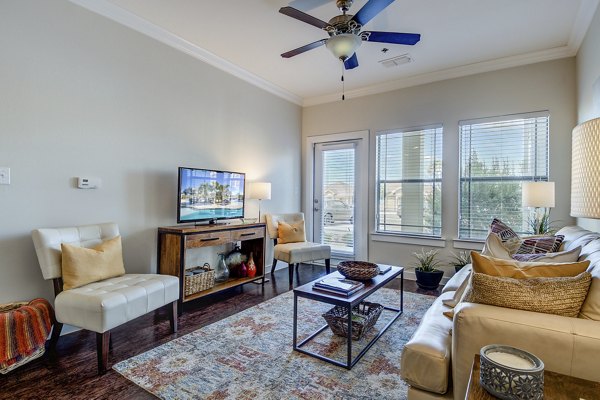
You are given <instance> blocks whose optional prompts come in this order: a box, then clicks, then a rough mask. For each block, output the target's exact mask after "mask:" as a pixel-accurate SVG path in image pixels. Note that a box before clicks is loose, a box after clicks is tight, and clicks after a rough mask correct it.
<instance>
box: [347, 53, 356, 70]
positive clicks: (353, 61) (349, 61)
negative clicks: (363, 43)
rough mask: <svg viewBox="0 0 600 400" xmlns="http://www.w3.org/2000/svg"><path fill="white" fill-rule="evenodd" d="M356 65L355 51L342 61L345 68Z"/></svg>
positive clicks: (351, 67) (352, 67)
mask: <svg viewBox="0 0 600 400" xmlns="http://www.w3.org/2000/svg"><path fill="white" fill-rule="evenodd" d="M356 67H358V58H356V53H354V54H352V57H350V58H348V59H347V60H346V61H344V68H346V69H354V68H356Z"/></svg>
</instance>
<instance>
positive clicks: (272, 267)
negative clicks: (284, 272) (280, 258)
mask: <svg viewBox="0 0 600 400" xmlns="http://www.w3.org/2000/svg"><path fill="white" fill-rule="evenodd" d="M276 265H277V259H276V258H274V259H273V264H271V275H273V273H274V272H275V266H276Z"/></svg>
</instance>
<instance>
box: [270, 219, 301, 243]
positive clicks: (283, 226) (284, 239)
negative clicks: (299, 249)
mask: <svg viewBox="0 0 600 400" xmlns="http://www.w3.org/2000/svg"><path fill="white" fill-rule="evenodd" d="M277 229H278V232H279V238H278V239H277V243H281V244H283V243H296V242H306V234H305V233H304V220H302V221H297V222H292V223H291V224H288V223H287V222H282V221H279V225H278V227H277Z"/></svg>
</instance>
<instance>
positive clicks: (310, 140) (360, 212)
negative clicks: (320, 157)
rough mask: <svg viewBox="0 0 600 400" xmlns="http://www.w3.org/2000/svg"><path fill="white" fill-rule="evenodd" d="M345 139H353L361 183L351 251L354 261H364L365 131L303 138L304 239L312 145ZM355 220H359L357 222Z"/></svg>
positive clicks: (309, 230) (310, 199)
mask: <svg viewBox="0 0 600 400" xmlns="http://www.w3.org/2000/svg"><path fill="white" fill-rule="evenodd" d="M346 140H357V141H358V143H357V145H356V165H357V168H356V169H357V171H356V179H357V180H358V182H359V185H361V189H360V190H357V193H356V199H355V202H356V203H355V215H356V221H355V224H354V246H355V248H354V251H355V254H356V259H357V260H364V261H367V260H368V259H369V254H368V249H369V246H368V237H369V235H368V232H369V167H370V163H369V143H370V141H369V131H368V130H365V131H355V132H346V133H333V134H329V135H317V136H309V137H307V138H306V143H305V148H304V154H305V155H306V157H305V158H304V160H305V161H304V176H305V177H306V179H305V180H304V202H303V203H304V208H303V211H304V215H305V222H306V229H305V231H306V233H307V235H308V236H309V237H307V239H308V240H313V231H314V229H313V219H312V217H311V216H312V213H313V212H312V209H313V198H314V175H313V166H314V163H315V153H314V146H315V145H316V144H317V143H331V142H341V141H346ZM357 222H359V223H357Z"/></svg>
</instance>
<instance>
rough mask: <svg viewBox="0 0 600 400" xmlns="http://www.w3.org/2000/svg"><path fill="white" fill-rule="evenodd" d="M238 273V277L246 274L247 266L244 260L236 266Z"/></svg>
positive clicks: (243, 276)
mask: <svg viewBox="0 0 600 400" xmlns="http://www.w3.org/2000/svg"><path fill="white" fill-rule="evenodd" d="M238 275H239V277H240V278H245V277H247V276H248V267H247V266H246V263H245V262H242V264H241V265H240V267H239V268H238Z"/></svg>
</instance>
